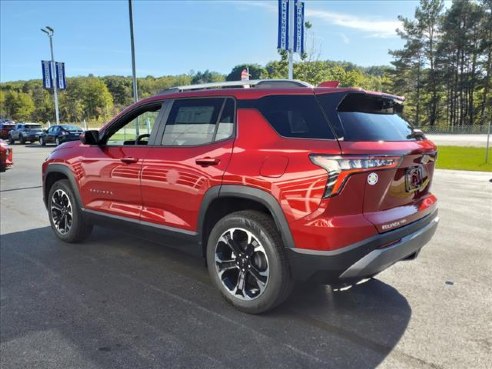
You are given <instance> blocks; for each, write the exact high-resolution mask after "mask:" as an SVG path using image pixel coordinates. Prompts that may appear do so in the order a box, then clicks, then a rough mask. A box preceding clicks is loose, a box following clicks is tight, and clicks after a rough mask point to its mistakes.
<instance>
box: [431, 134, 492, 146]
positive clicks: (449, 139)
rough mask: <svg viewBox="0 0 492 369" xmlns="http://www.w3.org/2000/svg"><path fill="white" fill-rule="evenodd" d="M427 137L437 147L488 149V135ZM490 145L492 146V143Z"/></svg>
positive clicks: (438, 135) (439, 135)
mask: <svg viewBox="0 0 492 369" xmlns="http://www.w3.org/2000/svg"><path fill="white" fill-rule="evenodd" d="M426 136H427V137H428V138H429V139H431V140H432V141H434V142H435V143H436V144H437V145H442V146H444V145H446V146H473V147H486V145H487V135H484V134H467V135H458V134H426ZM491 141H492V137H491ZM490 145H491V146H492V142H490Z"/></svg>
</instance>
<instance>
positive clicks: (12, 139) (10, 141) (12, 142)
mask: <svg viewBox="0 0 492 369" xmlns="http://www.w3.org/2000/svg"><path fill="white" fill-rule="evenodd" d="M9 144H10V145H13V144H15V140H14V138H13V137H12V136H9Z"/></svg>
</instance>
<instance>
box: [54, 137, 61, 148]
mask: <svg viewBox="0 0 492 369" xmlns="http://www.w3.org/2000/svg"><path fill="white" fill-rule="evenodd" d="M55 143H56V146H60V144H61V141H60V138H59V137H57V138H56V139H55Z"/></svg>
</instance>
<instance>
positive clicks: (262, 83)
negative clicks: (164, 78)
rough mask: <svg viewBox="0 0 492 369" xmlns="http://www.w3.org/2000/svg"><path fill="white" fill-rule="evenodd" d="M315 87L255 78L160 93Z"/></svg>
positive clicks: (171, 89)
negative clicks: (223, 89) (221, 89)
mask: <svg viewBox="0 0 492 369" xmlns="http://www.w3.org/2000/svg"><path fill="white" fill-rule="evenodd" d="M248 87H254V88H298V87H304V88H313V86H312V85H310V84H309V83H307V82H303V81H299V80H297V79H254V80H247V81H229V82H212V83H202V84H197V85H188V86H176V87H171V88H168V89H166V90H162V91H159V95H162V94H171V93H176V92H184V91H197V90H207V89H220V88H248Z"/></svg>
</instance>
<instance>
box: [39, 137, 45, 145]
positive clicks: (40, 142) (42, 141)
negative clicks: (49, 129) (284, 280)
mask: <svg viewBox="0 0 492 369" xmlns="http://www.w3.org/2000/svg"><path fill="white" fill-rule="evenodd" d="M39 144H40V145H41V146H46V142H45V141H44V138H43V137H39Z"/></svg>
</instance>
